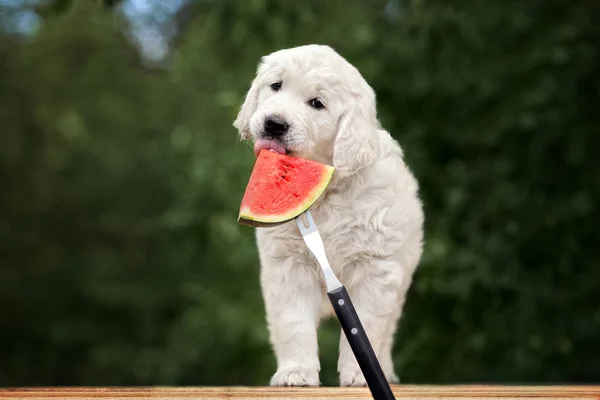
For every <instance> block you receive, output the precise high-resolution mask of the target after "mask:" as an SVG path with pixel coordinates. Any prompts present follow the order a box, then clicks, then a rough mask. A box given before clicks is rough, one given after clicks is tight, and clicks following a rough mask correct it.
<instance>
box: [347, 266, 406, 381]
mask: <svg viewBox="0 0 600 400" xmlns="http://www.w3.org/2000/svg"><path fill="white" fill-rule="evenodd" d="M382 267H383V268H384V273H382V270H381V269H380V268H382ZM356 268H361V266H356ZM362 268H364V266H363V267H362ZM385 268H389V266H388V265H384V266H382V265H374V266H372V267H371V268H370V271H372V273H370V274H369V273H367V274H364V275H362V276H361V277H360V279H354V280H353V281H354V282H353V283H352V284H351V286H349V287H347V290H348V293H349V295H350V298H351V299H352V302H353V303H354V308H355V309H356V313H357V314H358V317H359V318H360V320H361V323H362V325H363V328H364V329H365V331H366V333H367V336H368V338H369V341H370V342H371V346H372V347H373V350H374V351H375V354H376V355H377V358H378V359H379V362H380V364H381V365H382V369H383V370H384V373H386V376H387V375H388V374H389V372H390V371H392V374H393V366H392V365H391V353H390V352H391V340H389V339H390V325H391V324H390V322H391V321H395V320H396V319H397V315H398V313H397V312H396V310H397V307H398V303H399V299H398V286H399V284H397V283H396V282H397V279H395V278H393V277H391V274H386V273H385ZM396 268H398V267H396ZM362 271H363V273H364V271H365V269H363V270H362ZM392 335H393V334H392ZM384 354H385V355H384ZM382 355H384V356H383V357H382ZM384 366H385V369H384ZM338 372H339V379H340V386H366V381H365V378H364V376H363V374H362V372H361V370H360V367H359V366H358V363H357V362H356V357H355V356H354V353H352V349H351V348H350V345H349V343H348V340H347V339H346V335H345V334H344V332H343V331H342V332H341V337H340V355H339V359H338ZM387 377H388V379H389V378H390V377H389V376H387Z"/></svg>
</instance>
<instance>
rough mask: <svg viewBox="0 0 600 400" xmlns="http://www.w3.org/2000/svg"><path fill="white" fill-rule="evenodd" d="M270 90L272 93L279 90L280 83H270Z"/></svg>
mask: <svg viewBox="0 0 600 400" xmlns="http://www.w3.org/2000/svg"><path fill="white" fill-rule="evenodd" d="M271 89H273V90H274V91H276V92H278V91H279V89H281V81H279V82H275V83H271Z"/></svg>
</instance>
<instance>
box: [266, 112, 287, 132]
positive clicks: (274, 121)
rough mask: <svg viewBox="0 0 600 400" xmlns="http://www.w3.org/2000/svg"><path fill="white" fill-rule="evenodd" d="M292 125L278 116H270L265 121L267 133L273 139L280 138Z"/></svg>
mask: <svg viewBox="0 0 600 400" xmlns="http://www.w3.org/2000/svg"><path fill="white" fill-rule="evenodd" d="M289 127H290V125H289V124H288V123H287V122H286V121H285V120H284V119H283V118H280V117H277V116H274V115H273V116H270V117H267V118H266V119H265V133H266V134H267V136H269V137H272V138H280V137H281V136H283V135H284V134H285V133H286V132H287V131H288V129H289Z"/></svg>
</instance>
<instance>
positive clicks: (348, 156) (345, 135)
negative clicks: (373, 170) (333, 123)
mask: <svg viewBox="0 0 600 400" xmlns="http://www.w3.org/2000/svg"><path fill="white" fill-rule="evenodd" d="M347 104H348V105H349V107H348V108H347V109H346V110H345V111H344V113H343V114H342V116H341V118H340V122H339V127H338V133H337V136H336V138H335V142H334V144H333V166H334V167H335V168H336V172H337V173H338V174H339V175H340V176H342V177H345V176H350V175H352V174H354V173H356V172H357V171H358V170H359V169H361V168H362V167H365V166H367V165H369V164H371V163H372V162H373V161H375V159H376V157H377V148H378V144H379V143H378V139H377V128H378V126H379V125H378V122H377V110H376V105H375V93H374V92H373V90H372V89H371V88H370V87H369V86H368V85H366V90H365V87H364V86H363V88H361V90H360V92H359V93H353V94H352V99H351V100H350V101H349V102H347Z"/></svg>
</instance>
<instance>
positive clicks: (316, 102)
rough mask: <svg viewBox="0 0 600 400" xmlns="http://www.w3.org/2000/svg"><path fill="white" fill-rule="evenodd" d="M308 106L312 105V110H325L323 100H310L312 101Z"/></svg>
mask: <svg viewBox="0 0 600 400" xmlns="http://www.w3.org/2000/svg"><path fill="white" fill-rule="evenodd" d="M308 104H310V106H311V107H312V108H316V109H317V110H320V109H322V108H325V104H323V103H322V102H321V100H319V99H316V98H315V99H312V100H310V101H309V102H308Z"/></svg>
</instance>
